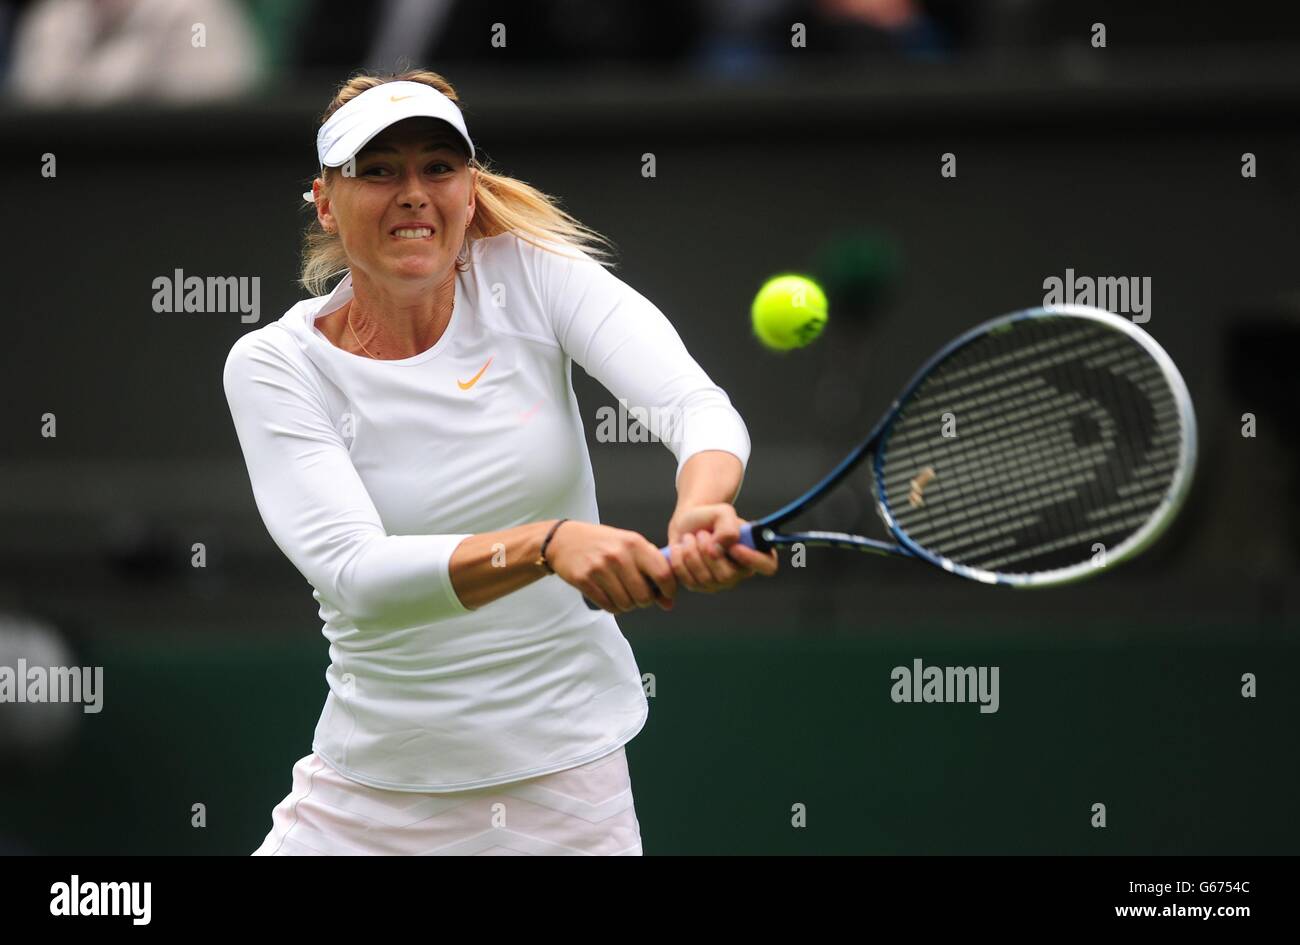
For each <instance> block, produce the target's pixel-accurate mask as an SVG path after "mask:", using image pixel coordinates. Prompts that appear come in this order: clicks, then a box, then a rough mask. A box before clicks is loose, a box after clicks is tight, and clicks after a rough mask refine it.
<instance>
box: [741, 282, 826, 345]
mask: <svg viewBox="0 0 1300 945" xmlns="http://www.w3.org/2000/svg"><path fill="white" fill-rule="evenodd" d="M826 308H827V306H826V293H825V292H823V291H822V289H821V286H819V285H818V284H817V283H815V282H813V281H812V280H811V279H809V278H807V277H805V276H797V275H793V274H786V275H781V276H773V277H772V278H771V279H768V280H767V281H766V282H765V283H763V287H762V288H761V289H759V290H758V295H756V296H754V304H753V307H752V308H751V310H750V314H751V315H752V316H753V319H754V334H756V335H757V336H758V340H759V341H761V342H763V344H765V345H767V346H768V347H769V348H772V349H773V350H776V351H789V350H790V349H792V348H802V347H803V346H804V345H806V344H808V343H809V342H811V341H812V340H813V339H815V338H816V337H817V336H818V335H820V334H821V333H822V328H823V326H825V324H826Z"/></svg>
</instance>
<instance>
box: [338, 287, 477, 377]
mask: <svg viewBox="0 0 1300 945" xmlns="http://www.w3.org/2000/svg"><path fill="white" fill-rule="evenodd" d="M451 291H452V307H453V308H454V307H455V305H456V294H455V293H456V290H455V288H454V287H453V288H452V290H451ZM444 330H445V329H444ZM348 331H350V332H352V337H353V338H356V339H357V344H358V345H361V350H362V351H364V352H365V353H366V355H367V357H371V358H374V359H375V360H376V361H381V360H383V359H382V358H378V357H376V356H375V355H373V354H371V353H370V349H369V348H367V347H366V346H365V345H364V344H362V343H361V337H360V336H359V335H358V334H357V330H356V329H355V328H353V327H352V307H351V306H348Z"/></svg>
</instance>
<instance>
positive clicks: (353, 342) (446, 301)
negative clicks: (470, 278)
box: [343, 269, 456, 361]
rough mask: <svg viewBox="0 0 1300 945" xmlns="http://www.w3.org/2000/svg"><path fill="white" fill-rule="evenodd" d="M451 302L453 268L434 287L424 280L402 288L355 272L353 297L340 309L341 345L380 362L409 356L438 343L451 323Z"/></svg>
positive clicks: (454, 275) (453, 300)
mask: <svg viewBox="0 0 1300 945" xmlns="http://www.w3.org/2000/svg"><path fill="white" fill-rule="evenodd" d="M455 300H456V270H455V269H452V270H450V272H449V273H448V275H447V276H446V277H445V278H443V279H442V280H441V281H440V282H439V283H437V284H436V285H435V286H434V287H433V288H428V286H427V284H426V285H425V286H424V287H421V288H417V289H415V290H407V291H403V292H394V291H392V290H391V289H389V288H386V287H384V286H381V285H377V284H376V283H374V282H373V281H371V280H370V279H369V278H367V277H366V276H365V274H364V273H360V272H354V273H353V276H352V299H351V300H350V301H349V302H348V303H347V305H346V306H344V311H343V315H344V319H345V321H344V325H345V328H346V329H347V330H346V331H345V332H344V338H343V342H344V345H345V346H348V345H350V346H351V349H355V353H357V354H363V355H366V356H367V357H371V358H376V359H378V360H381V361H394V360H399V359H401V358H413V357H415V356H416V355H417V354H420V353H421V352H424V351H428V350H429V349H430V348H432V347H433V346H434V345H435V344H437V343H438V339H439V338H441V337H442V334H443V332H445V331H446V330H447V325H448V324H449V323H450V322H451V312H452V308H453V306H454V304H455Z"/></svg>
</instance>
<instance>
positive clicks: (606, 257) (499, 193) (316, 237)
mask: <svg viewBox="0 0 1300 945" xmlns="http://www.w3.org/2000/svg"><path fill="white" fill-rule="evenodd" d="M399 81H401V82H420V83H423V84H424V85H430V86H433V88H435V89H437V90H438V91H439V92H441V93H442V94H443V95H445V96H447V98H449V99H451V100H452V101H453V102H456V101H458V98H457V96H456V90H455V89H454V88H452V85H451V83H450V82H448V81H447V80H446V79H444V78H443V77H442V76H440V75H438V74H437V73H436V72H429V71H426V70H423V69H409V70H407V71H404V72H400V73H396V74H392V75H386V76H374V75H364V74H358V75H354V76H353V77H352V78H350V79H348V80H347V81H346V82H345V83H343V85H342V86H340V88H339V90H338V92H337V93H336V94H335V96H334V99H333V101H331V102H330V105H329V108H327V109H326V110H325V114H324V115H322V116H321V120H320V123H321V124H322V125H323V124H324V123H325V122H326V121H328V120H329V117H330V116H331V115H333V114H334V113H335V112H336V111H338V110H339V109H340V108H342V107H343V106H344V105H346V104H347V103H348V102H350V101H351V100H352V99H354V98H356V97H357V96H358V95H360V94H361V93H362V92H364V91H366V90H367V89H372V88H374V87H375V86H377V85H383V84H384V83H386V82H399ZM479 153H480V155H481V153H482V152H479ZM470 167H472V168H474V169H476V170H477V171H478V173H477V174H476V175H475V182H474V200H475V209H474V218H473V220H472V221H471V222H470V225H469V227H468V228H467V229H466V231H465V250H464V255H463V256H462V257H461V258H458V259H457V261H456V268H457V269H458V270H459V271H461V272H464V271H466V270H467V269H468V268H469V263H468V259H469V250H470V249H472V247H473V243H474V241H475V240H479V239H485V238H487V237H490V236H497V235H499V234H501V233H514V234H516V235H517V236H518V237H519V238H520V239H522V240H524V241H525V242H528V243H532V244H533V245H535V246H537V247H539V248H541V249H545V250H547V251H549V252H557V251H562V250H565V249H567V250H569V251H570V252H571V254H572V255H579V254H580V253H585V254H586V255H588V256H591V257H592V258H593V259H595V260H596V261H597V262H599V263H601V264H602V265H609V264H610V263H611V254H610V253H609V252H608V251H607V250H605V249H604V248H602V244H603V246H609V247H611V248H612V246H613V244H612V243H610V241H609V240H608V239H606V238H605V237H604V236H602V235H601V234H599V233H597V232H596V231H595V230H593V229H590V228H589V227H587V226H584V225H583V224H582V223H580V222H579V221H578V220H577V219H575V218H574V217H572V216H570V215H569V214H568V213H567V212H565V211H564V210H562V209H560V207H559V204H558V201H557V200H556V198H554V197H551V196H550V195H548V194H545V193H542V192H541V191H540V190H538V189H537V188H536V187H533V186H531V185H530V184H526V183H524V182H523V181H521V180H517V179H516V178H513V177H509V176H507V175H505V174H498V173H495V172H494V171H492V170H491V169H490V166H489V165H488V164H486V163H484V162H482V161H480V160H479V158H478V157H475V158H474V159H473V160H472V161H471V162H470ZM338 173H339V171H338V168H332V167H327V168H324V169H323V170H322V172H321V180H322V182H323V183H324V185H325V186H326V187H329V186H330V185H331V184H332V182H333V180H334V177H335V175H337V174H338ZM306 206H308V207H309V209H311V210H312V212H313V219H312V222H311V225H310V226H308V228H307V231H306V233H305V234H304V236H303V247H302V268H301V271H300V274H299V279H298V281H299V283H301V285H302V286H303V288H305V289H307V291H309V292H311V293H312V294H313V295H325V294H327V293H328V291H329V286H328V283H329V280H330V279H332V278H333V277H334V276H337V275H339V274H340V273H341V272H343V271H344V270H346V269H347V268H348V258H347V254H346V253H345V252H344V251H343V240H342V239H341V238H340V237H339V235H338V234H337V233H329V232H326V230H325V229H324V227H322V226H321V225H320V220H319V219H318V218H316V217H315V205H314V204H311V205H306ZM575 250H576V251H577V252H573V251H575Z"/></svg>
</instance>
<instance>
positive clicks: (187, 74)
mask: <svg viewBox="0 0 1300 945" xmlns="http://www.w3.org/2000/svg"><path fill="white" fill-rule="evenodd" d="M11 59H12V61H11V72H10V76H9V85H10V91H11V92H12V94H13V95H14V96H15V97H16V98H18V99H20V100H22V101H25V102H27V103H31V104H38V105H63V104H107V103H110V102H115V101H125V100H137V99H155V100H164V101H187V102H190V101H200V100H204V99H214V98H223V97H226V96H230V95H234V94H238V93H240V92H244V91H247V90H248V89H250V88H251V87H253V85H255V84H256V82H257V80H258V76H259V73H260V72H261V55H260V49H259V46H258V42H257V37H256V36H255V34H254V32H253V30H252V28H251V26H250V23H249V19H248V16H247V13H246V11H245V9H244V7H243V6H242V5H241V4H240V3H238V2H237V0H185V2H183V3H181V2H177V0H38V2H36V3H34V4H31V5H30V6H27V7H26V8H24V9H22V10H21V12H20V14H19V17H18V20H17V23H16V24H15V28H14V35H13V48H12V56H11Z"/></svg>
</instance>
